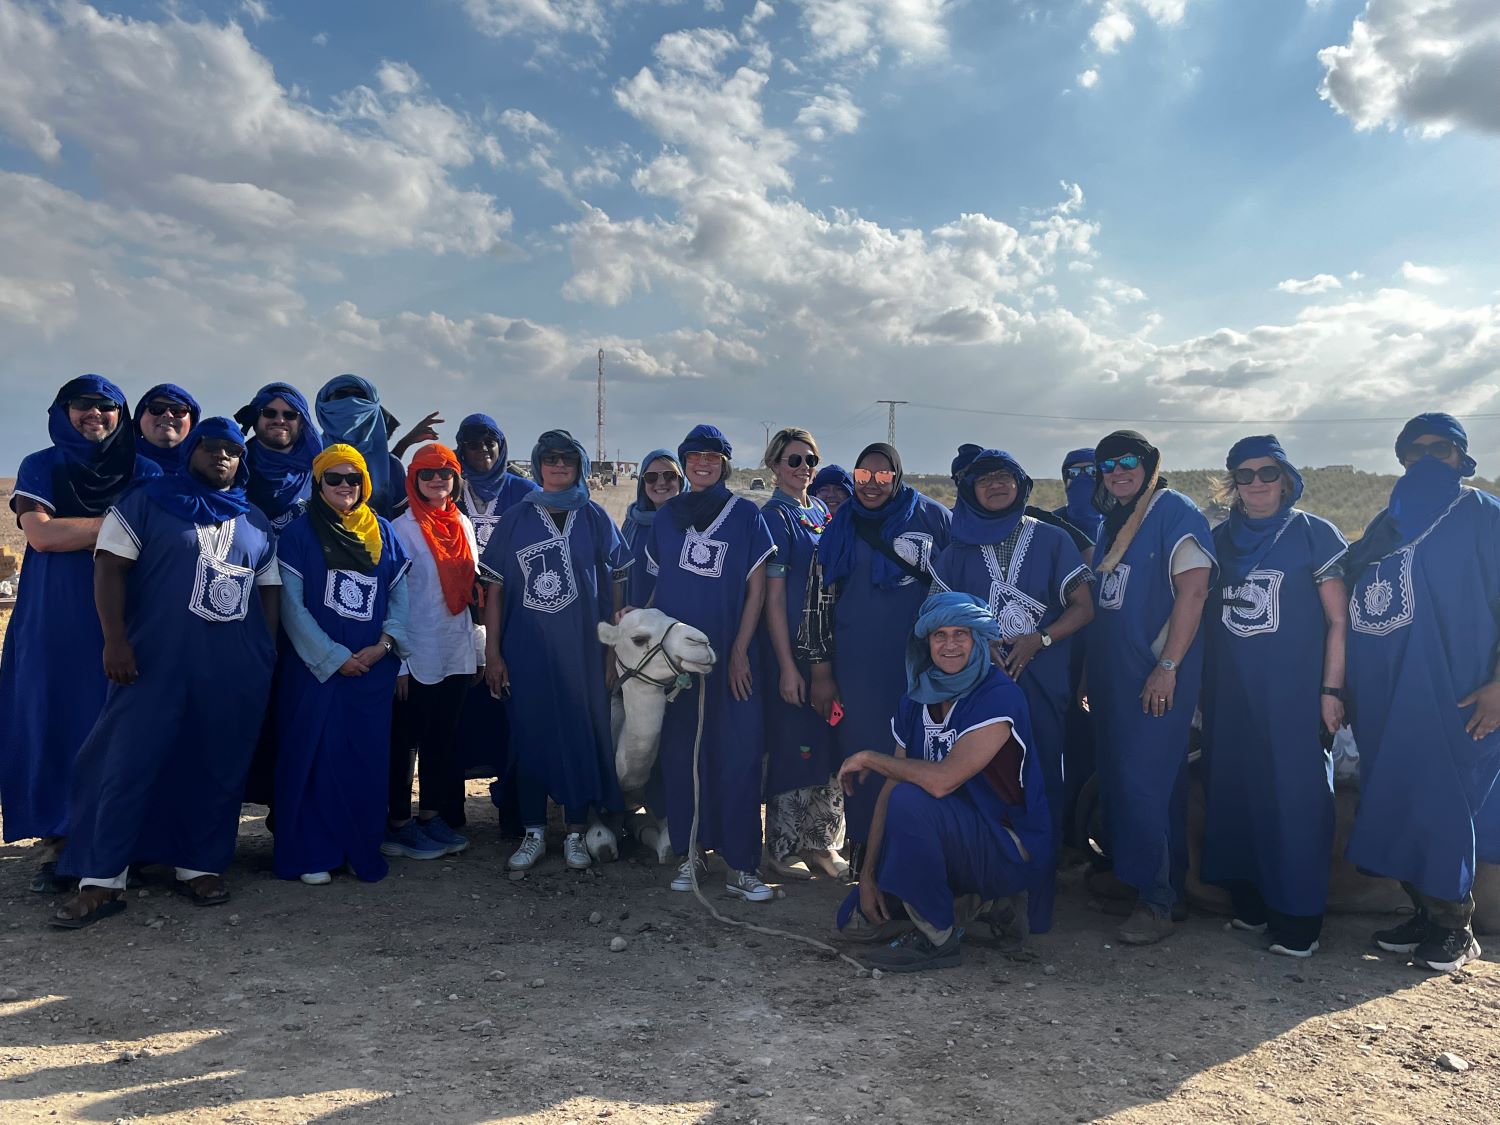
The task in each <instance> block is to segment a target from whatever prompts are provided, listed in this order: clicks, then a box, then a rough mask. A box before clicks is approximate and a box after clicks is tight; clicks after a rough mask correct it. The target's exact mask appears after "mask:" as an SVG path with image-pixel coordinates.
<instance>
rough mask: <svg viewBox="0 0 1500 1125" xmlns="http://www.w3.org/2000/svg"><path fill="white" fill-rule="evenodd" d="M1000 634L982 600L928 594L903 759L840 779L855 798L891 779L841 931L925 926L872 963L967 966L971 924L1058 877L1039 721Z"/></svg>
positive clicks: (905, 702) (884, 759) (909, 675)
mask: <svg viewBox="0 0 1500 1125" xmlns="http://www.w3.org/2000/svg"><path fill="white" fill-rule="evenodd" d="M999 639H1000V627H999V624H998V622H997V621H996V620H995V616H994V614H992V613H991V612H990V611H989V608H988V607H987V606H984V605H982V604H980V603H979V602H978V601H976V600H975V599H974V598H973V597H971V596H970V595H968V594H960V593H942V594H934V595H932V596H931V597H929V598H928V599H927V600H926V602H924V603H923V604H922V610H921V613H920V615H919V616H918V618H917V624H916V628H915V630H914V635H913V636H912V638H911V640H910V641H908V643H907V649H906V684H907V690H906V694H905V695H904V696H902V697H901V702H900V703H899V704H898V705H897V707H896V714H895V716H894V717H893V718H892V719H891V733H892V734H893V735H894V737H895V740H896V754H895V756H894V757H888V756H887V755H885V754H880V753H875V752H873V751H870V750H861V751H860V752H859V753H857V754H854V755H853V756H852V757H850V758H849V759H848V760H847V761H845V762H844V765H843V768H842V769H840V770H839V782H840V784H842V785H843V787H844V790H845V792H848V791H850V790H851V789H852V788H853V786H854V785H855V784H856V783H857V782H859V781H860V780H862V779H863V777H864V775H865V774H866V773H868V772H874V773H878V774H880V775H881V776H883V777H885V778H886V782H885V787H884V788H883V789H882V790H881V793H880V796H879V798H878V799H877V801H876V806H875V816H874V820H873V823H872V825H871V832H870V846H869V852H868V857H867V862H866V865H865V867H864V868H863V870H862V873H861V879H860V884H859V887H858V889H857V890H856V891H854V892H852V893H851V894H850V896H849V899H848V900H847V901H846V902H845V903H844V906H843V908H842V909H841V910H840V912H839V925H840V928H841V929H845V928H847V927H849V924H850V922H851V919H852V916H853V914H854V912H855V910H856V909H857V910H858V912H859V914H860V915H861V922H862V924H863V925H864V926H865V927H880V926H883V925H885V924H887V923H891V922H893V921H894V920H895V919H896V917H898V916H899V915H900V914H902V913H904V914H905V915H906V916H907V917H908V918H909V919H910V920H911V922H912V925H913V927H914V928H913V929H911V930H909V931H907V932H906V933H904V934H903V935H902V936H901V937H899V938H897V939H896V940H895V941H892V942H891V943H890V944H888V945H882V946H878V947H876V948H874V949H872V950H870V951H869V952H868V953H866V954H865V955H864V958H863V959H864V961H865V962H866V963H867V964H869V965H871V966H872V967H877V968H881V969H885V970H888V971H892V972H916V971H918V970H921V969H941V968H948V967H950V966H953V965H957V964H958V963H959V960H960V950H959V941H960V939H961V938H962V936H963V926H964V924H965V923H966V922H968V921H969V920H970V919H972V918H974V917H977V916H979V915H981V914H983V913H985V912H987V911H988V910H989V909H990V908H991V906H992V905H994V904H996V903H998V902H999V900H1001V899H1006V898H1009V897H1012V896H1016V895H1019V894H1021V893H1022V892H1030V891H1033V890H1038V889H1041V882H1040V881H1041V880H1044V879H1050V878H1051V863H1052V829H1051V817H1050V815H1049V812H1048V809H1047V798H1046V791H1045V786H1044V784H1043V780H1042V775H1041V765H1040V759H1039V758H1038V756H1037V755H1036V754H1035V753H1033V752H1032V751H1031V742H1032V736H1031V717H1030V714H1029V713H1028V711H1027V709H1026V697H1025V696H1024V695H1023V694H1022V693H1021V689H1020V688H1019V687H1017V686H1016V683H1015V681H1014V680H1012V679H1011V678H1010V677H1009V676H1007V675H1006V674H1005V672H1004V671H1003V670H1001V669H1000V668H999V667H996V666H995V665H993V664H992V663H991V660H990V645H991V643H993V642H996V641H998V640H999ZM1020 913H1021V914H1022V915H1023V916H1024V910H1023V911H1021V912H1020Z"/></svg>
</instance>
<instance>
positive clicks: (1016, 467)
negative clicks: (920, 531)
mask: <svg viewBox="0 0 1500 1125" xmlns="http://www.w3.org/2000/svg"><path fill="white" fill-rule="evenodd" d="M1001 469H1004V470H1005V471H1006V472H1008V473H1010V475H1011V476H1013V477H1015V478H1016V498H1015V500H1014V501H1013V502H1012V503H1011V506H1010V507H1008V508H1006V509H1005V510H1004V511H1002V512H990V511H986V510H985V508H984V505H982V504H980V502H979V497H978V496H977V495H975V492H974V486H975V483H976V482H977V481H978V480H979V478H980V477H982V476H984V475H986V474H987V473H993V472H996V471H998V470H1001ZM1031 483H1032V482H1031V478H1030V477H1029V476H1027V475H1026V470H1025V469H1023V468H1021V463H1020V462H1019V461H1017V460H1016V459H1015V458H1014V457H1012V456H1011V455H1010V454H1009V453H1007V452H1005V450H1003V449H985V450H981V451H980V452H979V453H977V454H975V455H974V456H973V457H972V458H970V460H969V463H968V465H966V466H965V467H964V469H963V471H962V472H960V473H959V476H958V504H957V505H956V506H955V509H954V512H953V524H952V527H951V528H950V529H949V534H950V536H951V537H952V539H953V542H955V543H967V544H970V545H971V546H975V547H979V546H983V545H984V544H986V543H1004V542H1005V541H1006V540H1007V539H1008V538H1010V533H1011V532H1012V531H1014V530H1015V529H1016V525H1017V524H1019V523H1020V522H1021V517H1022V516H1023V515H1025V514H1026V501H1027V499H1028V498H1029V497H1030V496H1031Z"/></svg>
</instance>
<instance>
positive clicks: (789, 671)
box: [781, 664, 807, 707]
mask: <svg viewBox="0 0 1500 1125" xmlns="http://www.w3.org/2000/svg"><path fill="white" fill-rule="evenodd" d="M781 699H782V701H783V702H784V703H790V704H791V705H792V706H793V707H800V706H802V704H804V703H806V702H807V681H806V680H804V679H803V678H802V673H801V672H799V671H798V670H797V666H796V665H795V664H793V665H792V666H791V667H789V668H783V669H782V670H781Z"/></svg>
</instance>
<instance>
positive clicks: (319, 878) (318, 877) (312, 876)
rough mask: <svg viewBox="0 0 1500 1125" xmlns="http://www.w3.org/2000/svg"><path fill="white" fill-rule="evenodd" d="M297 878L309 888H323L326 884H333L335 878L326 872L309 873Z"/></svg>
mask: <svg viewBox="0 0 1500 1125" xmlns="http://www.w3.org/2000/svg"><path fill="white" fill-rule="evenodd" d="M297 878H299V879H301V880H302V881H303V882H304V883H306V884H307V885H308V886H309V887H321V886H323V885H324V884H325V883H331V882H333V876H332V875H330V874H328V872H326V871H309V872H307V873H306V874H304V875H298V876H297Z"/></svg>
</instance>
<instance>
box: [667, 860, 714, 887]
mask: <svg viewBox="0 0 1500 1125" xmlns="http://www.w3.org/2000/svg"><path fill="white" fill-rule="evenodd" d="M695 867H696V868H697V869H698V882H699V883H700V884H701V883H702V882H703V877H704V876H705V875H707V874H708V864H706V863H704V862H703V857H702V856H701V855H699V856H692V857H691V858H689V859H685V860H683V861H682V866H681V867H679V868H678V869H677V878H675V879H673V880H672V889H673V890H674V891H691V890H692V889H693V868H695Z"/></svg>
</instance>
